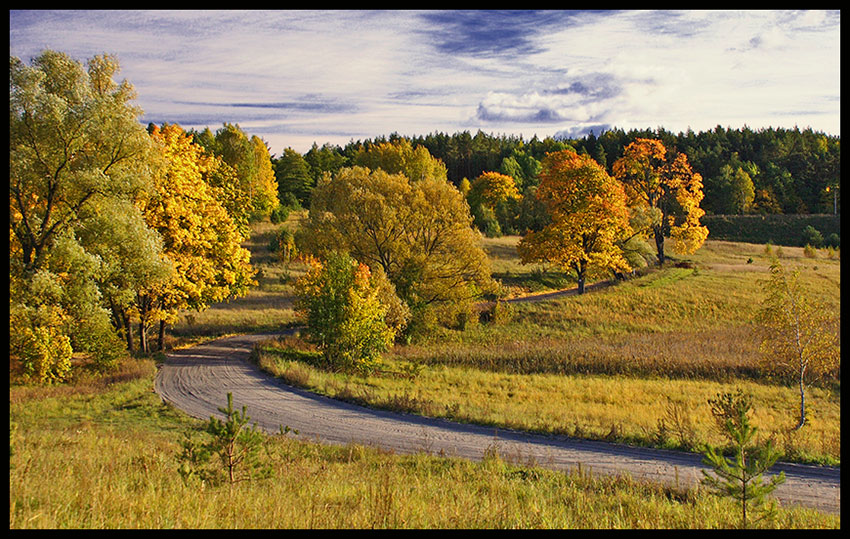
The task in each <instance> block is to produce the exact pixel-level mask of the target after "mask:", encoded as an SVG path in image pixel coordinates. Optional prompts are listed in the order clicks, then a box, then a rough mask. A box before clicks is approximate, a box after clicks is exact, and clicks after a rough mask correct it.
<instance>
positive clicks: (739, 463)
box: [702, 390, 785, 528]
mask: <svg viewBox="0 0 850 539" xmlns="http://www.w3.org/2000/svg"><path fill="white" fill-rule="evenodd" d="M709 404H710V406H711V413H712V415H713V416H714V418H715V420H716V421H717V423H718V425H719V426H720V428H721V432H723V433H724V434H725V435H726V437H727V438H728V440H729V442H730V445H731V446H732V451H733V456H732V458H727V457H725V456H724V455H723V453H722V452H721V451H720V450H718V449H717V448H715V447H712V446H711V445H708V446H707V447H706V451H705V456H704V458H703V462H704V463H705V464H708V465H709V466H711V467H712V469H713V470H712V472H713V474H714V475H712V474H711V473H709V472H707V471H706V470H702V473H703V476H704V477H703V481H702V483H703V484H704V485H706V486H708V487H709V488H711V489H712V490H713V491H714V492H715V493H717V494H720V495H723V496H728V497H731V498H732V499H734V500H736V501H737V502H738V503H740V505H741V527H742V528H746V527H747V510H748V508H749V507H751V506H753V505H756V506H764V504H765V498H766V496H767V495H768V494H770V493H771V492H773V490H774V489H776V487H777V486H778V485H780V484H782V483H784V482H785V472H780V474H779V475H776V476H774V477H772V478H770V480H769V481H768V482H764V481H763V479H762V476H763V475H764V473H765V472H766V471H767V470H768V469H770V467H771V466H773V465H774V464H775V463H776V461H777V459H778V458H779V455H780V453H779V451H777V450H775V449H774V448H773V445H772V443H771V442H770V441H768V442H767V443H766V444H765V445H762V446H758V445H756V443H755V439H756V438H755V437H756V433H757V431H758V429H757V428H756V427H755V426H754V425H753V424H752V423H751V419H750V415H751V412H752V409H753V407H752V398H751V397H750V396H748V395H745V394H743V393H742V392H741V391H740V390H739V391H738V392H737V393H722V394H718V395H717V397H716V398H715V399H709ZM774 509H775V506H770V507H768V508H767V511H766V512H765V515H763V517H762V518H764V516H770V515H771V514H773V510H774Z"/></svg>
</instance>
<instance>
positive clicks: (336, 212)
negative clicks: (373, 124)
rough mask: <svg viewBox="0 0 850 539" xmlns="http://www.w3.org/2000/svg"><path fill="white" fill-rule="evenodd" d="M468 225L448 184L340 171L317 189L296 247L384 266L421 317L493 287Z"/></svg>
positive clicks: (464, 209) (465, 210)
mask: <svg viewBox="0 0 850 539" xmlns="http://www.w3.org/2000/svg"><path fill="white" fill-rule="evenodd" d="M471 222H472V218H471V217H470V214H469V207H468V206H467V204H466V201H465V200H464V198H463V195H461V193H460V192H459V191H458V190H457V189H455V188H454V186H452V185H451V184H450V183H449V182H447V181H446V180H442V179H437V178H425V179H422V180H419V181H416V182H412V181H410V180H408V179H407V177H405V176H403V175H401V174H388V173H387V172H385V171H384V170H382V169H377V170H369V169H368V168H365V167H351V168H343V169H340V170H339V172H337V174H336V175H335V176H333V177H332V178H331V177H329V176H326V177H325V178H323V179H322V180H320V181H319V184H318V185H317V186H316V188H315V190H314V191H313V195H312V200H311V204H310V213H309V216H308V219H307V221H306V223H305V224H304V225H303V227H302V229H301V230H300V232H299V234H300V241H299V244H300V245H302V246H303V249H304V250H305V251H306V252H307V253H312V254H314V255H317V256H322V257H324V256H327V255H328V254H329V253H330V252H332V251H338V252H342V253H349V254H350V255H351V256H352V257H353V258H354V259H356V260H358V261H360V262H363V263H365V264H367V265H369V267H370V268H373V269H376V268H377V267H380V268H381V269H382V270H383V272H384V273H385V274H386V276H387V278H388V279H389V280H390V282H391V283H392V284H393V285H394V287H395V289H396V293H397V294H398V295H399V297H401V298H402V299H403V300H404V302H405V303H406V304H407V305H408V307H409V308H410V309H411V311H412V313H413V316H414V317H417V316H419V315H420V314H422V313H423V312H424V311H425V310H427V309H428V308H429V307H431V306H449V305H453V306H460V305H465V302H470V301H471V300H472V299H474V298H475V297H477V296H478V295H480V294H481V293H482V291H483V290H489V288H490V287H491V286H492V284H493V283H492V280H491V278H490V270H489V265H488V262H487V256H486V254H485V253H484V251H483V249H482V248H481V246H480V235H479V234H478V233H477V232H476V231H475V230H473V229H472V227H471ZM468 306H469V307H470V308H471V305H468ZM464 308H465V307H464ZM420 319H421V318H416V320H420Z"/></svg>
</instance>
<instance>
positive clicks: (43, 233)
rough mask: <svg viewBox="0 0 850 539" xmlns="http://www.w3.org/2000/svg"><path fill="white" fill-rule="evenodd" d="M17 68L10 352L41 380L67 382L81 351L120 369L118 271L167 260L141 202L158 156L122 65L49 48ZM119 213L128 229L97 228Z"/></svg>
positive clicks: (13, 63) (13, 62) (12, 99)
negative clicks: (143, 219) (115, 313)
mask: <svg viewBox="0 0 850 539" xmlns="http://www.w3.org/2000/svg"><path fill="white" fill-rule="evenodd" d="M9 64H10V65H9V90H10V91H9V94H10V95H9V111H10V122H9V124H10V125H9V127H10V128H9V158H10V159H9V162H10V167H9V203H10V208H9V209H10V220H9V228H10V231H9V235H10V266H9V273H10V337H11V338H10V349H11V350H10V351H11V352H12V356H13V357H15V356H17V357H19V358H20V359H22V360H23V361H24V362H25V363H28V364H29V365H30V366H31V367H34V368H29V367H27V368H28V369H29V370H30V371H31V373H32V374H33V376H34V377H35V378H38V379H41V380H61V379H62V378H63V377H64V376H65V374H66V373H67V372H68V369H69V367H70V363H69V362H68V359H69V358H70V355H71V353H75V352H85V353H88V354H89V356H90V357H91V358H92V359H93V360H94V362H95V365H97V366H99V367H101V368H108V367H109V366H111V365H112V364H114V362H115V360H116V357H117V355H118V354H119V352H120V350H121V344H120V339H119V338H118V336H117V334H116V333H115V331H114V329H113V328H112V327H111V320H110V312H109V310H108V309H107V308H106V307H105V305H104V304H105V300H106V299H108V298H110V297H114V296H113V295H112V292H111V291H109V290H107V289H106V286H107V285H106V283H107V281H110V279H109V278H108V277H107V275H108V274H110V273H112V274H114V273H115V272H117V271H120V269H119V268H121V267H123V268H125V269H129V268H131V267H142V266H145V265H156V264H157V263H158V257H159V253H158V249H157V247H156V245H154V244H155V242H156V239H155V233H154V232H152V231H151V230H149V229H148V228H146V227H144V226H141V224H140V219H139V214H138V211H137V210H135V209H134V208H133V206H132V204H131V203H130V202H129V201H130V199H131V198H132V196H133V194H134V193H136V192H137V191H139V190H141V189H144V188H145V186H146V184H147V182H148V180H149V177H150V168H151V160H152V159H153V157H154V156H155V152H154V149H153V145H152V144H151V141H150V139H149V137H148V136H147V135H146V134H145V131H144V128H143V127H142V126H141V125H140V124H139V122H138V116H139V115H140V114H141V110H140V109H139V108H138V107H136V106H135V105H133V104H132V100H133V99H135V90H134V89H133V87H132V85H130V84H129V83H128V82H127V81H126V80H125V81H122V82H120V83H119V82H116V81H115V80H114V78H115V76H116V74H117V73H118V72H119V66H118V62H117V61H116V60H115V58H113V57H111V56H95V57H94V58H92V59H90V60H89V61H88V62H87V64H86V65H85V66H84V65H83V64H82V63H80V62H77V61H76V60H73V59H72V58H70V57H69V56H68V55H66V54H63V53H60V52H56V51H49V50H48V51H45V52H43V53H42V54H40V55H39V56H38V57H36V58H34V59H33V60H32V63H31V65H26V64H24V63H23V62H22V61H21V60H20V59H18V58H15V57H10V62H9ZM107 215H124V216H126V218H127V223H128V226H127V227H125V228H122V227H121V226H118V227H116V228H115V229H114V230H113V229H108V228H107V229H101V231H100V233H98V234H92V233H88V232H87V231H91V230H93V229H97V228H98V227H100V226H101V224H102V219H103V218H104V217H105V216H107ZM131 221H132V223H131ZM125 244H127V245H137V246H138V245H149V246H151V248H150V249H139V250H130V251H126V250H124V251H122V250H121V249H122V245H125ZM114 284H115V283H114V281H113V282H112V285H114ZM112 285H109V286H112ZM116 286H118V285H116Z"/></svg>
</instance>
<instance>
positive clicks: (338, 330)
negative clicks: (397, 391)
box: [296, 254, 397, 371]
mask: <svg viewBox="0 0 850 539" xmlns="http://www.w3.org/2000/svg"><path fill="white" fill-rule="evenodd" d="M307 262H308V265H309V270H308V271H307V274H306V275H304V276H303V277H302V278H301V279H299V281H298V282H297V284H296V297H297V302H298V309H299V310H300V311H301V312H302V313H303V314H304V316H305V318H306V325H307V333H308V335H309V337H310V340H311V341H312V342H314V343H315V344H316V345H317V346H318V347H319V350H320V351H321V352H322V354H323V355H324V358H325V360H326V362H327V364H328V365H329V366H330V367H332V368H334V369H338V370H342V371H370V370H372V369H374V368H375V367H376V366H377V365H378V364H379V363H380V354H381V353H382V352H384V351H386V350H387V348H388V347H389V346H390V345H391V344H392V342H393V339H394V338H395V334H396V331H397V328H394V327H390V326H389V325H388V324H387V314H388V311H389V307H388V306H387V305H385V304H383V303H382V302H381V298H380V291H379V288H378V287H377V286H376V285H375V284H374V283H373V282H372V278H371V273H370V271H369V267H368V266H366V265H365V264H358V263H357V262H356V261H355V260H354V259H352V258H351V257H350V256H348V255H339V254H331V255H330V256H328V257H327V258H326V259H325V260H324V261H323V262H320V261H318V260H317V259H314V258H308V260H307Z"/></svg>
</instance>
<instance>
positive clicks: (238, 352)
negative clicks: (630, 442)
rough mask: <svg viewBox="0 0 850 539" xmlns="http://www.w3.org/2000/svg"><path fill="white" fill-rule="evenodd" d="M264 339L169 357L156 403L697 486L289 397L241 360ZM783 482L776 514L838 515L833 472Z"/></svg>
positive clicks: (563, 451) (599, 448)
mask: <svg viewBox="0 0 850 539" xmlns="http://www.w3.org/2000/svg"><path fill="white" fill-rule="evenodd" d="M271 336H273V335H271V334H259V335H243V336H237V337H228V338H223V339H219V340H216V341H213V342H210V343H206V344H202V345H198V346H194V347H192V348H188V349H185V350H177V351H174V352H172V353H170V354H168V357H167V359H166V361H165V362H164V364H163V365H162V367H161V368H160V370H159V372H158V373H157V376H156V381H155V389H156V392H157V393H158V394H159V395H160V396H161V397H162V399H163V400H164V401H166V402H168V403H171V404H172V405H174V406H175V407H177V408H178V409H180V410H183V411H184V412H186V413H187V414H189V415H191V416H194V417H197V418H200V419H209V417H210V416H211V415H215V416H219V417H220V416H221V414H220V413H219V412H218V408H219V407H221V406H225V405H226V404H227V393H228V392H230V393H233V401H234V407H238V408H240V409H241V407H242V406H243V405H244V406H247V410H248V415H249V416H250V418H251V422H252V423H256V424H257V425H258V426H259V427H261V428H263V429H264V430H267V431H269V432H271V433H277V432H279V428H280V427H281V426H289V427H291V428H293V429H297V430H298V431H299V436H298V438H299V439H301V440H315V441H318V442H321V443H330V444H341V445H345V444H348V443H358V444H362V445H367V446H374V447H381V448H385V449H388V450H392V451H394V452H396V453H416V452H426V453H431V454H443V455H445V456H449V457H462V458H469V459H476V460H478V459H481V458H482V457H483V456H484V454H485V452H486V451H487V449H488V448H491V447H493V446H495V447H497V448H498V450H499V454H500V455H503V456H505V457H506V458H511V459H517V460H519V461H521V462H534V463H536V464H537V465H539V466H544V467H547V468H553V469H559V470H568V469H575V468H577V467H581V469H582V470H585V471H590V472H593V473H600V474H623V473H628V474H631V476H632V477H634V478H642V479H647V480H652V481H657V482H661V483H664V484H668V485H675V484H679V485H682V486H690V485H695V484H696V483H698V482H699V480H700V479H701V478H702V474H701V473H700V471H699V470H700V469H703V468H705V466H704V465H702V464H701V462H700V460H701V456H700V455H696V454H689V453H680V452H674V451H664V450H654V449H647V448H639V447H630V446H626V445H620V444H611V443H605V442H594V441H587V440H578V439H573V438H569V437H566V436H543V435H533V434H527V433H522V432H518V431H512V430H507V429H494V428H492V427H481V426H474V425H466V424H460V423H453V422H450V421H447V420H442V419H431V418H425V417H420V416H416V415H410V414H401V413H392V412H386V411H380V410H372V409H369V408H364V407H361V406H356V405H352V404H348V403H344V402H340V401H336V400H333V399H329V398H326V397H322V396H319V395H315V394H312V393H310V392H307V391H304V390H301V389H297V388H293V387H291V386H288V385H286V384H284V383H282V382H280V381H279V380H276V379H274V378H273V377H271V376H269V375H267V374H265V373H263V372H261V371H260V370H259V369H258V368H257V367H256V366H255V365H253V364H251V363H250V362H249V361H248V357H249V355H250V352H251V350H252V348H253V346H254V344H255V343H257V342H258V341H260V340H262V339H265V338H269V337H271ZM780 471H784V472H785V475H786V482H785V483H784V484H783V485H781V486H779V487H778V488H777V489H776V491H774V494H775V496H776V498H777V499H778V500H779V501H780V503H781V504H782V505H783V506H789V505H793V504H799V505H803V506H807V507H814V508H817V509H820V510H822V511H825V512H830V513H838V512H839V511H840V505H841V478H840V475H841V470H840V468H834V467H817V466H804V465H797V464H777V465H776V466H774V467H773V469H772V470H771V473H774V472H775V473H779V472H780Z"/></svg>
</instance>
